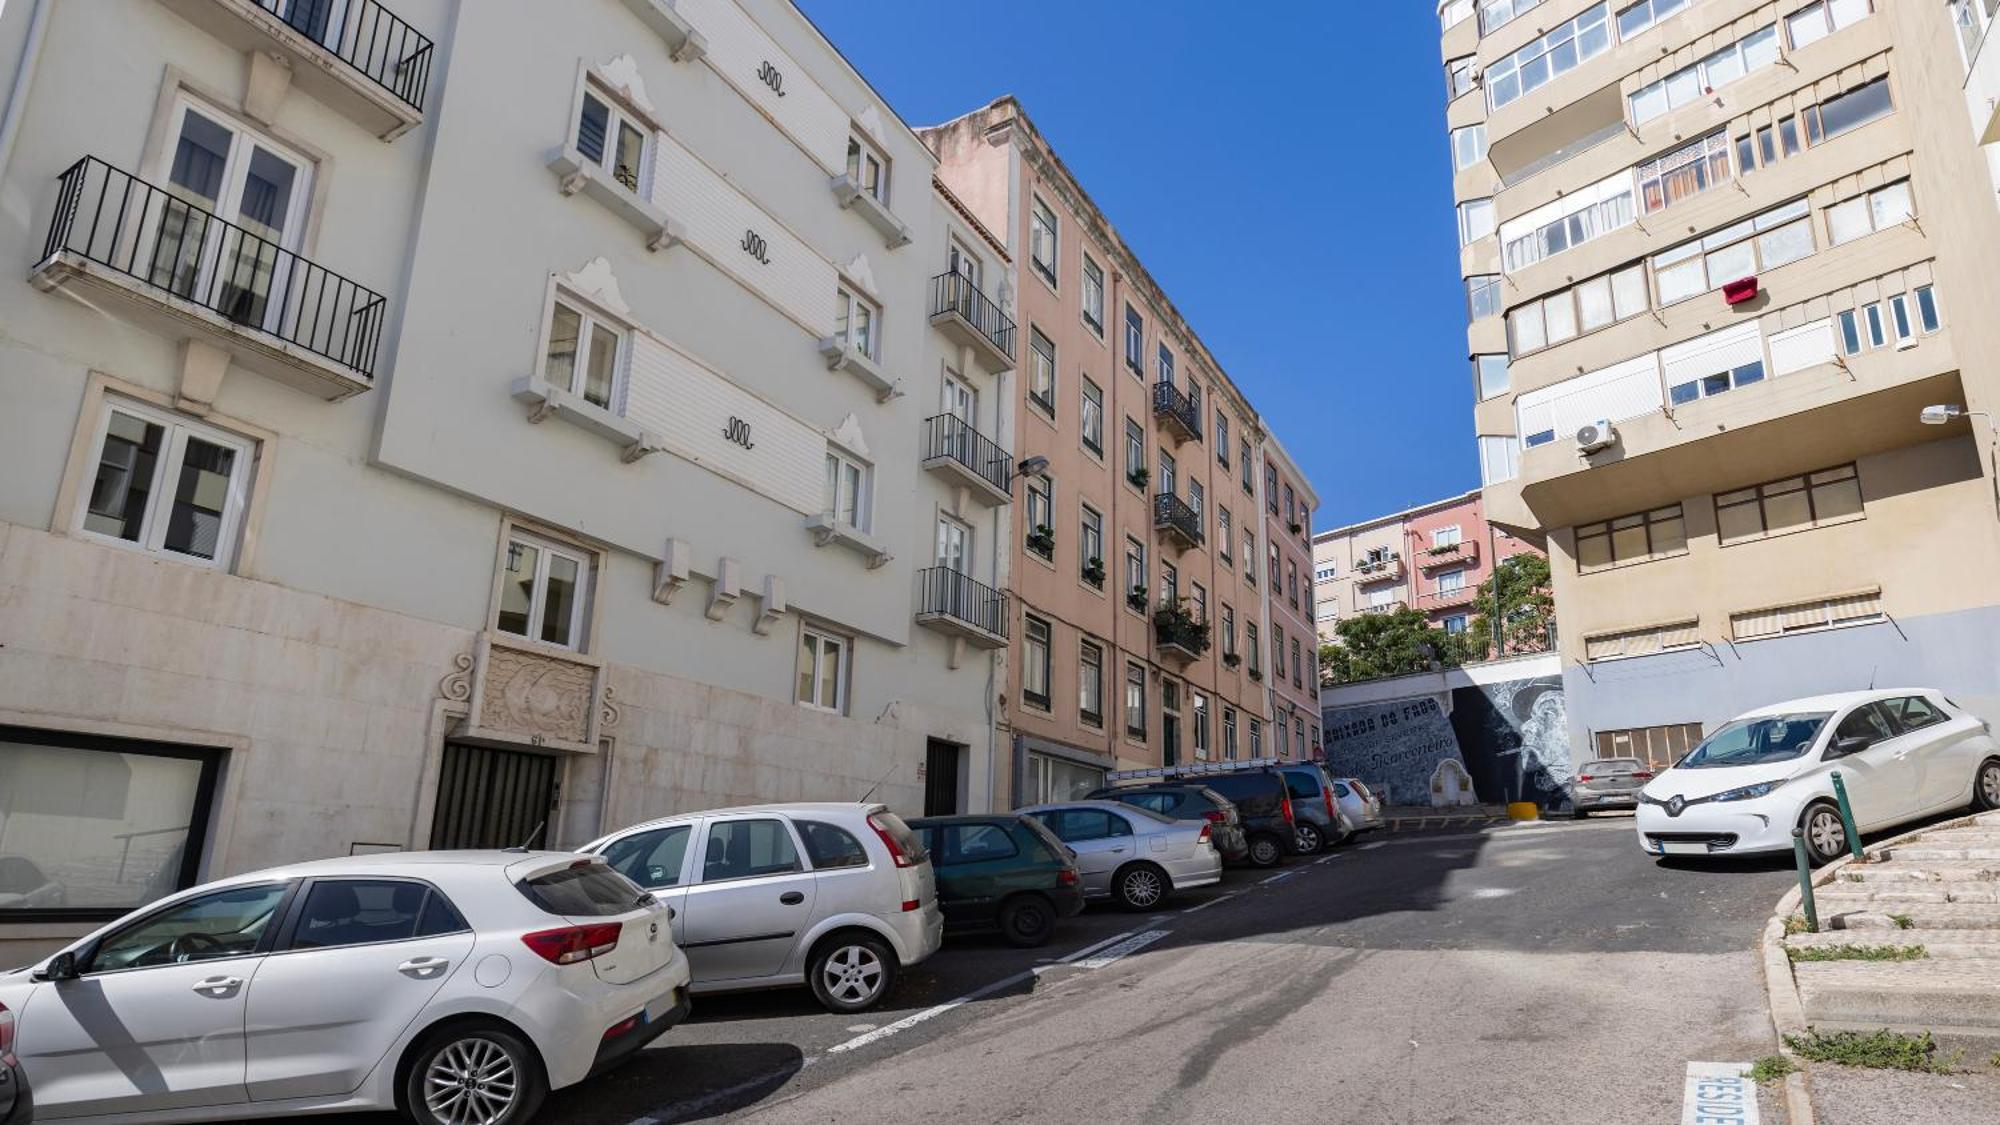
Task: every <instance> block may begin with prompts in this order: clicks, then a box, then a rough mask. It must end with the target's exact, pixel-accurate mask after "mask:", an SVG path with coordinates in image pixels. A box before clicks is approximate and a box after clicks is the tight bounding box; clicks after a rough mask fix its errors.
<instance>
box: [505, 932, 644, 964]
mask: <svg viewBox="0 0 2000 1125" xmlns="http://www.w3.org/2000/svg"><path fill="white" fill-rule="evenodd" d="M624 928H625V927H624V923H622V922H597V923H593V924H591V925H588V926H564V927H563V928H562V929H560V930H537V931H535V932H534V933H532V934H523V935H521V942H522V944H524V945H526V946H527V947H528V948H529V949H532V950H534V951H535V952H536V953H538V954H540V955H541V957H542V960H544V961H547V962H548V963H549V964H551V965H574V964H576V963H577V962H578V961H588V960H590V959H591V958H592V957H600V956H603V955H604V954H606V953H609V952H611V951H612V950H614V949H616V948H618V934H619V931H621V930H623V929H624Z"/></svg>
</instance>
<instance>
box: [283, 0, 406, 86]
mask: <svg viewBox="0 0 2000 1125" xmlns="http://www.w3.org/2000/svg"><path fill="white" fill-rule="evenodd" d="M250 2H251V3H253V4H255V5H257V6H258V7H259V8H262V9H263V10H264V11H266V12H269V13H271V14H272V15H274V16H276V17H277V18H278V19H279V20H281V21H283V22H284V24H285V26H287V27H289V28H291V29H292V30H293V31H296V32H298V33H299V34H301V35H303V36H305V37H306V38H308V39H311V40H312V41H313V42H315V43H318V44H319V45H320V46H322V47H325V48H326V49H327V50H328V51H330V52H332V53H333V56H334V57H335V58H337V59H339V60H340V61H341V62H344V63H346V64H347V65H348V66H351V67H353V68H354V69H355V70H356V71H358V72H360V74H361V75H362V76H363V77H365V78H367V79H368V80H369V81H371V82H373V83H375V84H376V85H377V86H380V87H382V88H383V89H384V90H387V91H389V93H391V94H393V95H395V97H396V100H398V101H400V102H402V103H403V104H405V105H407V106H409V107H410V108H412V109H415V110H418V111H419V112H421V111H422V110H423V108H424V94H425V92H426V91H427V90H428V89H429V87H430V80H431V58H432V55H433V54H434V52H433V50H432V45H431V41H430V38H429V37H428V36H426V35H424V34H422V33H421V32H419V31H418V30H417V29H416V28H414V27H411V26H410V25H409V23H407V22H406V21H404V20H403V19H401V18H400V17H398V16H397V15H396V14H395V13H394V12H391V11H390V10H389V9H387V8H384V7H383V6H382V5H381V4H380V3H379V2H378V0H346V2H345V3H344V4H343V3H339V2H338V0H250ZM335 12H339V18H338V19H337V20H336V18H335Z"/></svg>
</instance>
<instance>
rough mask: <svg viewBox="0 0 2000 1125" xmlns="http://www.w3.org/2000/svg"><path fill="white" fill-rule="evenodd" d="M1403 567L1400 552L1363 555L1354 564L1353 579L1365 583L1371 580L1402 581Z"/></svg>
mask: <svg viewBox="0 0 2000 1125" xmlns="http://www.w3.org/2000/svg"><path fill="white" fill-rule="evenodd" d="M1405 573H1406V572H1405V571H1404V569H1403V556H1402V553H1401V552H1398V551H1390V552H1389V553H1388V554H1386V555H1363V556H1362V558H1361V561H1360V562H1357V563H1355V564H1354V579H1355V581H1357V582H1360V583H1362V584H1363V585H1366V584H1368V583H1371V582H1389V581H1398V582H1400V581H1402V579H1403V575H1404V574H1405Z"/></svg>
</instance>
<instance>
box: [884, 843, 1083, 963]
mask: <svg viewBox="0 0 2000 1125" xmlns="http://www.w3.org/2000/svg"><path fill="white" fill-rule="evenodd" d="M910 827H911V828H913V829H915V830H916V831H917V832H918V833H920V834H921V835H922V836H923V838H924V845H925V847H926V848H927V849H928V850H929V851H930V853H931V865H932V869H933V870H934V871H936V873H937V893H938V905H939V906H941V907H943V908H944V927H945V932H946V933H989V932H993V931H998V932H999V934H1000V936H1001V937H1003V938H1006V939H1007V941H1008V942H1009V943H1010V944H1013V945H1018V946H1024V947H1025V946H1036V945H1042V944H1044V943H1046V942H1047V941H1048V940H1049V938H1050V936H1052V935H1053V934H1054V933H1055V931H1056V923H1057V922H1058V921H1060V920H1062V919H1064V918H1068V917H1071V916H1072V915H1074V914H1076V913H1077V912H1078V911H1079V910H1082V909H1083V881H1082V879H1080V878H1079V877H1078V875H1077V870H1076V861H1075V858H1074V856H1072V855H1071V853H1070V850H1069V849H1068V848H1067V847H1065V846H1063V843H1062V841H1060V840H1058V839H1056V837H1055V834H1054V833H1052V832H1050V831H1049V830H1048V829H1047V828H1044V827H1042V825H1041V824H1040V823H1039V822H1037V821H1034V820H1031V819H1029V818H1027V817H1025V816H1014V815H1011V814H1008V813H995V814H993V815H991V816H930V817H925V818H923V819H922V820H913V821H911V822H910Z"/></svg>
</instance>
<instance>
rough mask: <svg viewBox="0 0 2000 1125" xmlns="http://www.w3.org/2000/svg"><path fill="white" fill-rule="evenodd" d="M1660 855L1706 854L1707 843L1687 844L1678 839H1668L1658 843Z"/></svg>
mask: <svg viewBox="0 0 2000 1125" xmlns="http://www.w3.org/2000/svg"><path fill="white" fill-rule="evenodd" d="M1658 852H1659V854H1660V855H1707V854H1708V845H1707V844H1689V843H1684V842H1682V841H1679V840H1668V841H1665V842H1663V843H1661V844H1659V845H1658Z"/></svg>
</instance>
